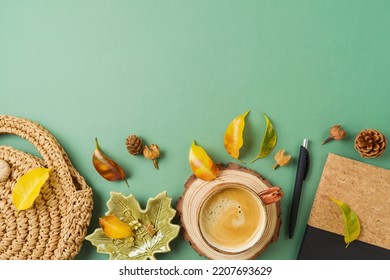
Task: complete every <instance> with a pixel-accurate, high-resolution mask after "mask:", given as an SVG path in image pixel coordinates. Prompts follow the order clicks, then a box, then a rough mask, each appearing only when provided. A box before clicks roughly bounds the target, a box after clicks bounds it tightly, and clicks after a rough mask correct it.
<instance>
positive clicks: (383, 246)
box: [298, 154, 390, 259]
mask: <svg viewBox="0 0 390 280" xmlns="http://www.w3.org/2000/svg"><path fill="white" fill-rule="evenodd" d="M329 197H334V198H336V199H338V200H341V201H343V202H345V203H346V204H348V205H349V206H350V207H351V209H352V210H353V211H354V212H355V213H356V214H357V216H358V217H359V220H360V226H361V232H360V236H359V238H358V239H357V240H356V241H353V242H352V243H351V244H350V245H349V246H348V248H345V243H344V220H343V217H342V214H341V210H340V208H339V206H337V205H336V204H335V203H334V202H332V201H331V200H330V199H329ZM298 259H390V170H386V169H383V168H380V167H376V166H373V165H370V164H366V163H362V162H360V161H356V160H352V159H348V158H345V157H342V156H338V155H335V154H329V155H328V158H327V160H326V163H325V166H324V170H323V173H322V177H321V180H320V183H319V186H318V189H317V193H316V195H315V198H314V202H313V207H312V210H311V212H310V217H309V220H308V225H307V228H306V231H305V234H304V237H303V241H302V245H301V248H300V251H299V254H298Z"/></svg>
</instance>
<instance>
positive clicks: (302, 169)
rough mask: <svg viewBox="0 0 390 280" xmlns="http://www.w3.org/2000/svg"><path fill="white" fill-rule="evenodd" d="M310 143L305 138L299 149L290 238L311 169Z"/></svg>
mask: <svg viewBox="0 0 390 280" xmlns="http://www.w3.org/2000/svg"><path fill="white" fill-rule="evenodd" d="M308 143H309V140H307V139H304V140H303V144H302V145H301V149H300V151H299V158H298V165H297V174H296V177H295V186H294V194H293V198H292V203H291V211H290V224H289V228H288V235H289V238H292V237H293V234H294V229H295V224H296V223H297V216H298V208H299V200H300V199H301V192H302V185H303V181H304V180H305V178H306V175H307V171H308V169H309V152H308V151H307V145H308Z"/></svg>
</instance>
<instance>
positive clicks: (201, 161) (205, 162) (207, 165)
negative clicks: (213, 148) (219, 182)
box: [189, 141, 219, 181]
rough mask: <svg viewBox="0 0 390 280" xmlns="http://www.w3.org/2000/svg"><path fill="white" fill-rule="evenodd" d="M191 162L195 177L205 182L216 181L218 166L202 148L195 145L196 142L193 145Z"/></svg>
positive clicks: (190, 156)
mask: <svg viewBox="0 0 390 280" xmlns="http://www.w3.org/2000/svg"><path fill="white" fill-rule="evenodd" d="M189 162H190V167H191V169H192V172H193V173H194V174H195V176H196V177H198V178H200V179H203V180H205V181H212V180H214V179H215V178H216V177H217V175H218V173H219V168H218V166H217V165H216V164H215V163H214V161H213V160H212V159H211V158H210V156H209V155H208V154H207V153H206V151H205V150H204V149H203V148H202V147H201V146H199V145H196V144H195V141H193V142H192V145H191V149H190V154H189Z"/></svg>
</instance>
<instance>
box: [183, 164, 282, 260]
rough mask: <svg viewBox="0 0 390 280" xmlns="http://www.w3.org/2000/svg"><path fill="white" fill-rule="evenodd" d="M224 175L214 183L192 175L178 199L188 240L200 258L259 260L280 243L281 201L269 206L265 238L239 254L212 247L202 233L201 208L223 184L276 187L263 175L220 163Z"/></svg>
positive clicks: (260, 187)
mask: <svg viewBox="0 0 390 280" xmlns="http://www.w3.org/2000/svg"><path fill="white" fill-rule="evenodd" d="M218 167H219V169H220V173H219V175H218V177H217V179H215V180H213V181H204V180H202V179H199V178H197V177H196V176H194V175H191V176H190V177H189V179H188V180H187V182H186V183H185V190H184V192H183V194H182V196H181V197H180V198H179V199H178V201H177V204H176V210H177V212H178V214H179V216H180V221H181V224H182V228H183V235H184V239H185V240H186V241H187V242H189V244H190V245H191V246H192V248H193V249H194V250H195V251H196V252H197V253H198V254H199V255H200V256H205V257H207V258H209V259H216V260H249V259H255V258H256V257H257V256H259V255H260V254H261V253H262V252H264V251H265V250H266V249H267V248H268V246H269V245H270V244H271V243H273V242H275V241H276V240H278V237H279V231H280V226H281V223H282V218H281V205H280V201H279V202H277V203H274V204H271V205H267V206H266V213H267V225H266V228H265V231H264V234H263V236H262V237H261V239H260V240H259V241H258V242H257V243H256V244H255V245H254V246H252V247H251V248H249V249H248V250H246V251H243V252H239V253H225V252H220V251H218V250H217V249H215V248H213V247H211V246H210V245H209V244H208V243H207V242H206V241H204V239H203V238H202V234H201V232H200V230H199V226H198V223H199V221H198V216H199V209H200V207H201V205H202V203H203V201H204V199H205V198H206V196H207V195H208V194H209V193H210V192H211V191H212V190H214V189H215V188H218V186H219V185H221V184H226V183H236V184H241V185H245V186H247V187H248V188H249V189H251V190H253V191H255V192H260V191H263V190H265V189H267V188H270V187H273V186H272V185H271V184H270V183H269V182H268V181H267V180H266V179H264V178H263V177H262V176H261V175H260V174H259V173H257V172H255V171H253V170H251V169H248V168H245V167H242V166H241V165H238V164H235V163H228V164H227V165H222V164H218Z"/></svg>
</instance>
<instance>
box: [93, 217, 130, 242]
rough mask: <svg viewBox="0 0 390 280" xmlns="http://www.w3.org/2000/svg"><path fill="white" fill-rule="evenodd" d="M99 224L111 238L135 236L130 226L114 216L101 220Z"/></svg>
mask: <svg viewBox="0 0 390 280" xmlns="http://www.w3.org/2000/svg"><path fill="white" fill-rule="evenodd" d="M99 224H100V227H101V228H102V230H103V232H104V234H105V235H107V237H110V238H128V237H130V236H133V235H134V233H133V231H132V229H131V228H130V226H129V225H128V224H126V223H124V222H122V221H121V220H119V219H118V218H117V217H115V216H114V215H108V216H105V217H102V218H99Z"/></svg>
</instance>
